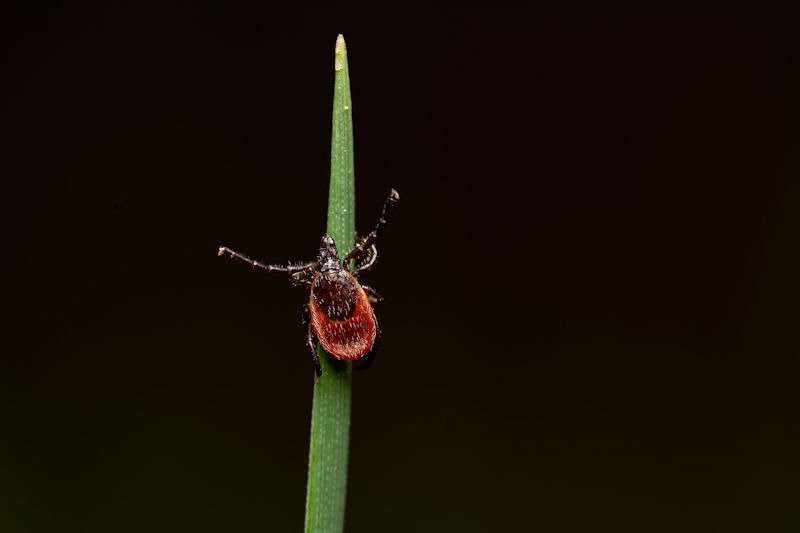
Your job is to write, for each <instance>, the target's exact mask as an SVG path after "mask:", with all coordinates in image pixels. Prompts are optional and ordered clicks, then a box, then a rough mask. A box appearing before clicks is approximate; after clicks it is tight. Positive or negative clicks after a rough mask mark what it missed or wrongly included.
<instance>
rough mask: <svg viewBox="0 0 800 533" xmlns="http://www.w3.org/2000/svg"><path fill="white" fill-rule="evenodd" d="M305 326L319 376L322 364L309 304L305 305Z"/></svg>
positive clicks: (308, 343) (309, 347)
mask: <svg viewBox="0 0 800 533" xmlns="http://www.w3.org/2000/svg"><path fill="white" fill-rule="evenodd" d="M303 328H304V329H305V330H306V346H308V349H309V351H310V352H311V361H312V362H313V363H314V373H316V375H317V377H320V376H321V375H322V365H320V362H319V354H318V353H317V341H316V339H315V338H314V327H313V326H312V324H311V313H310V312H309V310H308V304H305V305H304V306H303Z"/></svg>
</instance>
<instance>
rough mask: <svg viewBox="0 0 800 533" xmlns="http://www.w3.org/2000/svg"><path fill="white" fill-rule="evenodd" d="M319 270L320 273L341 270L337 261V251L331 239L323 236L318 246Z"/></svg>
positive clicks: (340, 264) (340, 265) (339, 262)
mask: <svg viewBox="0 0 800 533" xmlns="http://www.w3.org/2000/svg"><path fill="white" fill-rule="evenodd" d="M318 261H319V264H320V267H319V270H320V272H331V271H336V270H341V269H342V262H341V261H339V251H338V250H337V249H336V243H335V242H333V238H332V237H329V236H327V235H325V236H324V237H323V238H322V242H320V244H319V259H318Z"/></svg>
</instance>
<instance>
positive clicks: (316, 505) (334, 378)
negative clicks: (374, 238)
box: [305, 35, 356, 533]
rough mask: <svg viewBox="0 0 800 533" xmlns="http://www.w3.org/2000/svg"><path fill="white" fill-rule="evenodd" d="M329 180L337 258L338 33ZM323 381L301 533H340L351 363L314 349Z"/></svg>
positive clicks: (342, 120) (346, 215) (351, 191)
mask: <svg viewBox="0 0 800 533" xmlns="http://www.w3.org/2000/svg"><path fill="white" fill-rule="evenodd" d="M334 66H335V87H334V92H333V131H332V139H331V182H330V192H329V196H328V235H330V236H331V237H333V240H334V241H335V242H336V247H337V249H338V250H339V255H340V256H342V257H343V256H344V255H345V254H346V253H347V252H349V251H350V250H351V249H352V248H353V246H354V245H355V225H356V211H355V172H354V159H353V114H352V109H351V107H352V106H351V102H350V78H349V74H348V69H347V49H346V48H345V43H344V38H343V37H342V36H341V35H339V37H338V39H337V40H336V52H335V61H334ZM319 352H320V362H321V363H322V377H320V378H319V379H318V380H317V381H316V384H315V385H314V405H313V407H312V413H311V444H310V447H309V459H308V488H307V493H306V522H305V531H306V533H341V531H342V530H343V529H344V509H345V498H346V492H347V455H348V447H349V442H350V398H351V388H350V383H351V376H352V365H351V364H350V363H346V362H343V361H337V360H335V359H333V358H331V357H330V356H328V355H327V354H326V353H324V350H323V349H322V346H319Z"/></svg>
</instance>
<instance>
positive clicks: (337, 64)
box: [334, 33, 347, 70]
mask: <svg viewBox="0 0 800 533" xmlns="http://www.w3.org/2000/svg"><path fill="white" fill-rule="evenodd" d="M346 61H347V45H346V44H345V43H344V35H342V34H341V33H340V34H339V36H338V37H336V52H335V59H334V68H335V69H336V70H342V69H343V68H344V65H345V62H346Z"/></svg>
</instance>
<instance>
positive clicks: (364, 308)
mask: <svg viewBox="0 0 800 533" xmlns="http://www.w3.org/2000/svg"><path fill="white" fill-rule="evenodd" d="M320 289H323V290H320ZM308 309H309V312H310V315H311V324H312V326H313V328H314V332H315V333H316V334H317V337H318V338H319V341H320V343H321V344H322V346H323V347H324V348H325V350H327V351H328V353H329V354H331V355H332V356H334V357H336V358H337V359H342V360H345V361H352V360H355V359H360V358H361V357H364V356H365V355H366V354H367V353H369V351H370V349H371V348H372V345H373V344H374V343H375V337H376V334H377V330H378V324H377V321H376V320H375V314H374V313H373V311H372V305H370V303H369V298H367V295H366V293H365V292H364V289H362V288H361V286H360V285H358V282H357V281H356V280H355V278H353V277H352V275H350V274H349V273H348V272H345V271H341V272H338V273H334V272H326V273H324V274H319V275H318V276H317V277H316V278H315V279H314V284H313V285H312V289H311V298H309V303H308ZM337 317H342V318H337Z"/></svg>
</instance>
